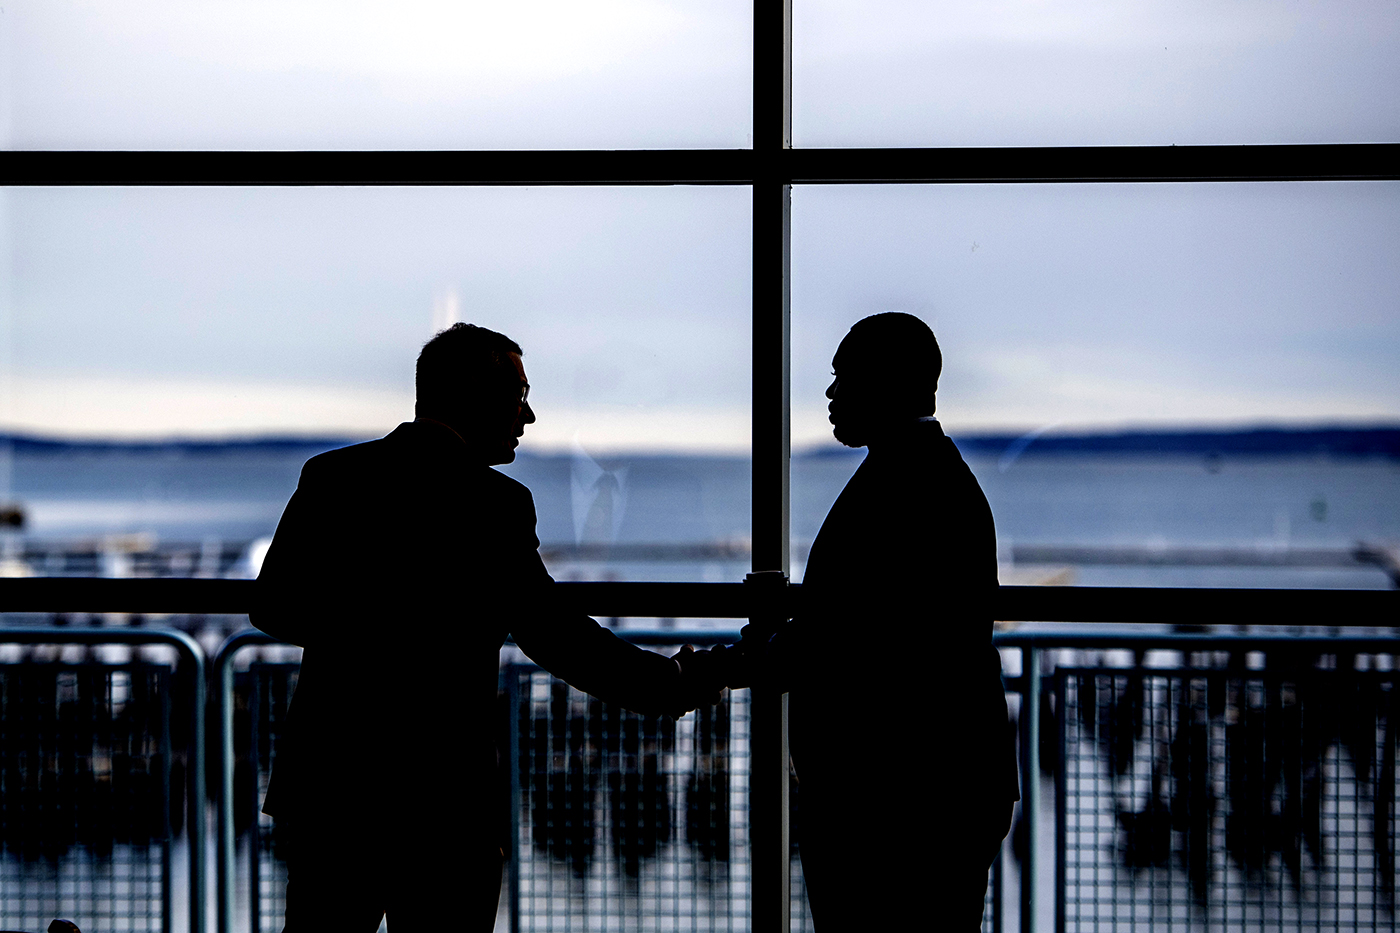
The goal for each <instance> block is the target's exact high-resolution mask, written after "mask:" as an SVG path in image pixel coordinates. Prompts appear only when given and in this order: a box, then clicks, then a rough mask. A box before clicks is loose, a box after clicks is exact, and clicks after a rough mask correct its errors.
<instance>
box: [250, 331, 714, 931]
mask: <svg viewBox="0 0 1400 933" xmlns="http://www.w3.org/2000/svg"><path fill="white" fill-rule="evenodd" d="M529 389H530V386H529V382H528V381H527V379H526V376H525V368H524V365H523V363H522V361H521V350H520V347H519V346H518V345H517V344H516V343H515V342H514V341H513V340H511V339H510V338H509V337H506V336H504V335H503V334H499V333H496V332H495V331H490V330H487V329H485V328H482V327H475V326H473V325H470V324H456V325H453V326H452V327H451V328H449V329H447V330H445V331H443V332H441V333H439V334H438V335H437V336H435V337H434V338H433V339H432V340H430V341H429V342H428V343H427V344H426V345H425V346H424V347H423V351H422V353H421V355H420V356H419V357H418V367H417V403H416V406H415V413H416V415H417V417H416V418H415V420H414V421H412V422H407V423H404V424H401V425H399V427H398V428H397V429H395V430H394V431H393V432H392V433H391V434H389V435H388V436H387V437H384V438H381V439H380V440H377V441H370V442H369V443H366V444H358V445H355V446H353V447H347V448H344V449H341V450H334V451H331V452H329V453H326V454H322V455H320V456H319V457H315V458H313V459H311V460H310V461H308V462H307V464H306V466H305V467H304V469H303V470H302V475H301V481H300V484H299V485H298V487H297V491H296V493H295V495H293V497H292V499H291V501H290V502H289V503H288V504H287V508H286V511H285V512H284V513H283V515H282V520H281V522H280V523H279V524H278V527H277V533H276V536H275V537H274V538H273V542H272V546H271V547H270V548H269V550H268V553H267V557H266V560H265V561H264V563H263V567H262V571H261V573H260V574H259V577H258V609H257V611H255V612H254V613H253V614H252V621H253V623H254V624H255V625H257V626H258V627H259V628H261V629H263V630H264V631H266V632H268V633H269V634H271V635H273V636H274V637H277V638H280V639H282V640H284V641H287V642H290V643H293V644H297V645H301V646H303V647H304V648H305V649H306V650H305V655H304V659H303V662H302V668H301V674H300V680H299V683H298V685H297V689H296V696H295V699H294V701H293V703H292V705H291V709H290V712H289V715H288V721H287V723H286V725H285V727H284V729H285V731H284V737H283V738H282V740H281V742H280V743H279V745H278V747H277V751H276V755H277V757H276V761H275V764H274V768H273V778H272V784H271V786H270V788H269V791H268V795H267V799H266V802H265V804H264V809H265V810H266V812H268V813H270V814H272V815H274V816H275V817H276V818H277V821H278V831H279V834H281V838H282V839H283V840H284V841H285V842H286V847H285V849H284V850H283V851H284V852H285V853H286V859H287V864H288V880H289V883H288V887H287V912H286V928H285V929H286V933H306V931H311V930H336V931H342V930H344V931H351V933H353V931H356V930H363V931H364V933H373V931H374V930H376V929H377V928H378V926H379V923H380V920H381V918H383V917H384V916H385V914H386V913H387V914H388V916H389V917H390V919H391V921H392V927H393V928H394V929H396V930H409V929H413V930H417V929H432V928H436V927H439V926H441V927H443V928H445V929H464V930H482V931H489V930H491V929H492V928H493V925H494V923H495V918H496V909H497V898H498V894H499V892H500V885H501V865H502V859H503V853H502V843H503V841H504V839H503V835H504V834H503V833H502V831H501V829H502V827H503V825H505V823H506V816H505V813H504V812H503V807H504V800H503V795H502V794H501V793H500V792H499V780H498V754H497V748H496V730H497V725H496V723H497V698H496V694H497V689H496V684H497V668H498V665H499V650H500V648H501V645H502V644H503V643H504V642H505V640H506V637H507V636H508V635H509V636H513V637H514V639H515V642H516V644H517V645H518V646H519V647H520V648H521V650H523V651H524V652H525V653H526V654H527V655H529V656H530V657H531V658H532V659H533V660H534V661H536V662H537V663H539V664H540V665H541V666H542V667H544V668H545V669H547V670H549V671H551V672H552V673H554V674H555V675H556V676H559V677H560V678H562V679H564V680H566V681H568V682H569V683H570V684H572V685H574V686H575V687H577V688H579V689H580V690H584V691H586V692H588V693H592V694H593V695H595V696H598V697H601V698H603V699H605V700H607V701H609V702H612V703H616V704H617V705H619V706H623V707H625V708H627V709H631V710H635V711H637V712H641V713H644V714H666V715H671V716H679V715H681V714H683V713H684V712H686V711H687V710H689V709H692V708H694V706H695V705H696V704H697V703H698V702H699V701H700V699H699V698H698V697H697V698H695V699H692V696H691V693H692V691H690V689H689V687H688V684H689V681H688V680H687V679H686V678H685V677H683V676H682V671H681V668H680V665H679V663H678V660H677V659H672V658H667V657H664V656H662V655H659V654H654V653H652V652H649V651H644V650H642V649H640V648H637V647H635V646H633V645H629V644H627V643H626V642H624V641H622V640H621V639H619V638H617V637H616V636H614V635H613V634H612V633H611V632H609V631H608V630H607V629H604V628H603V627H601V626H599V625H598V624H597V623H596V622H594V621H593V620H592V619H590V618H588V617H587V616H585V615H583V614H582V613H579V612H577V611H572V610H570V609H569V608H568V607H567V606H564V605H562V604H561V603H560V602H559V600H558V596H557V592H556V590H555V588H554V586H553V580H552V579H550V577H549V574H548V573H547V572H546V571H545V568H544V564H543V563H542V562H541V560H540V557H539V553H538V548H539V541H538V539H537V538H536V537H535V508H534V502H533V499H532V498H531V495H530V491H529V490H528V489H526V488H525V487H524V486H522V485H520V484H519V483H517V482H516V481H515V480H513V479H510V478H509V477H507V476H505V475H504V474H502V473H499V472H497V471H496V470H493V469H491V467H492V466H493V465H496V464H502V463H510V462H511V461H513V460H514V459H515V448H516V447H517V446H518V445H519V442H520V438H521V436H523V435H524V433H525V426H526V425H529V424H533V423H534V421H535V413H534V411H532V410H531V408H530V403H529ZM686 657H689V652H688V651H687V652H683V653H682V654H681V655H678V656H677V658H678V659H685V658H686Z"/></svg>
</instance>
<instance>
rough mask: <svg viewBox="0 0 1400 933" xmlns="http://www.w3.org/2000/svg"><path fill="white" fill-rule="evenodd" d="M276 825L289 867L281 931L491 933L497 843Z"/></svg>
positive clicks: (415, 831)
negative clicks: (450, 932) (454, 932)
mask: <svg viewBox="0 0 1400 933" xmlns="http://www.w3.org/2000/svg"><path fill="white" fill-rule="evenodd" d="M284 822H285V825H279V827H278V829H279V833H280V836H279V846H280V847H282V850H283V852H284V854H285V858H286V862H287V910H286V916H285V925H284V926H283V933H312V931H326V930H334V931H337V933H341V931H344V933H375V931H377V930H378V929H379V923H380V921H381V920H382V919H385V918H386V917H387V920H388V927H389V929H391V930H398V931H400V933H402V931H406V930H429V929H438V928H441V929H445V930H464V931H468V933H491V931H492V930H493V929H494V928H495V924H496V910H497V905H498V901H499V898H500V892H501V868H502V865H503V863H504V856H503V854H502V852H501V850H500V848H499V847H498V846H497V845H496V842H495V840H484V841H479V840H474V839H472V838H470V837H465V838H464V837H462V836H460V835H457V834H455V833H452V834H447V833H443V832H442V831H441V829H438V830H437V831H434V828H433V827H432V826H431V825H426V826H425V825H419V826H415V827H403V826H394V825H392V824H393V823H394V822H397V821H390V820H366V819H363V818H360V819H354V820H351V819H345V818H343V817H340V818H337V817H335V816H322V817H320V818H315V817H312V818H306V817H299V818H297V819H295V820H292V821H282V820H279V823H284Z"/></svg>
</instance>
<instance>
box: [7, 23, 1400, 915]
mask: <svg viewBox="0 0 1400 933" xmlns="http://www.w3.org/2000/svg"><path fill="white" fill-rule="evenodd" d="M753 81H754V84H753V148H751V149H683V150H572V151H570V150H553V151H550V150H529V151H504V150H491V151H331V152H318V151H286V152H268V151H235V152H230V151H179V152H173V151H100V150H98V151H34V150H30V151H16V150H10V151H4V152H0V185H6V186H30V185H58V186H98V185H101V186H122V185H132V186H137V185H139V186H154V185H180V186H186V185H220V186H240V185H248V186H308V185H314V186H337V185H389V186H422V185H453V186H480V185H507V186H520V185H535V186H547V185H570V186H580V185H590V186H591V185H601V186H620V185H747V186H750V187H751V189H752V193H753V218H752V259H753V272H752V275H753V280H752V328H753V349H752V353H753V357H752V372H753V376H752V379H753V382H752V396H751V420H752V445H753V446H752V458H753V481H752V501H753V512H752V539H753V557H752V566H753V570H754V571H755V572H765V571H766V572H769V576H768V577H767V578H765V579H776V577H775V576H774V575H773V574H774V572H778V573H786V572H787V570H788V568H789V557H790V554H789V485H788V482H789V466H790V459H791V446H790V381H791V378H790V377H791V339H790V336H791V327H790V320H791V296H790V271H791V193H792V186H793V185H794V184H804V185H828V184H834V185H846V184H963V183H976V184H1011V183H1015V184H1024V183H1063V182H1076V183H1082V182H1095V183H1123V182H1134V183H1137V182H1194V183H1209V182H1245V181H1380V180H1387V181H1393V180H1397V179H1400V144H1396V143H1341V144H1316V145H1243V146H1100V147H984V148H887V149H871V148H866V149H856V148H852V149H820V148H794V146H793V144H792V0H754V8H753ZM176 582H178V581H161V583H162V586H163V587H165V589H164V590H163V592H166V593H170V592H172V590H171V589H170V587H171V585H172V584H173V583H176ZM201 582H203V581H201ZM777 582H779V583H781V580H778V581H777ZM64 583H65V585H66V586H67V587H69V588H71V586H72V584H73V581H64ZM615 586H617V587H635V588H636V591H637V592H638V593H641V592H642V591H643V590H645V591H646V592H651V591H652V590H654V589H656V586H657V585H655V584H630V585H629V584H616V585H615ZM661 586H663V587H665V586H668V585H666V584H663V585H661ZM648 588H650V589H648ZM1066 595H1074V594H1066ZM1104 595H1107V594H1104ZM1076 605H1078V603H1076ZM752 703H753V705H752V708H751V709H752V712H751V715H752V721H751V729H752V749H753V750H752V758H751V763H750V767H751V776H750V826H751V830H750V834H751V835H750V839H751V846H752V856H751V858H752V861H751V864H752V866H753V867H752V871H753V875H752V879H751V885H752V887H751V892H752V893H751V896H752V915H751V924H752V926H751V928H752V929H753V930H754V931H756V933H757V931H765V933H778V931H782V933H786V931H787V930H788V923H789V910H790V897H789V877H788V866H789V853H788V827H787V814H788V806H787V795H788V756H787V746H786V699H785V696H781V695H763V694H762V693H761V692H756V693H755V695H754V697H753V699H752ZM194 893H196V894H197V893H199V892H194ZM223 894H224V892H223V890H222V889H221V890H220V895H221V897H222V895H223ZM221 905H222V901H221ZM223 919H224V911H223V910H222V909H221V911H220V920H221V923H222V922H223ZM1024 919H1025V918H1023V923H1024Z"/></svg>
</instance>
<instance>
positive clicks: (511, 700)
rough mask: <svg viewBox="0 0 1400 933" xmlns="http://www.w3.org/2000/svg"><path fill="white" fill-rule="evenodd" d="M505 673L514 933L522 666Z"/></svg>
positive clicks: (516, 924)
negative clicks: (508, 707) (508, 727)
mask: <svg viewBox="0 0 1400 933" xmlns="http://www.w3.org/2000/svg"><path fill="white" fill-rule="evenodd" d="M505 670H506V702H507V703H508V704H510V712H509V714H508V716H507V720H508V722H509V723H510V736H509V737H508V738H507V740H506V748H507V752H506V753H507V754H508V755H510V852H509V853H507V854H508V856H509V857H510V864H509V865H508V866H507V871H508V873H509V874H508V876H507V882H508V887H507V892H508V893H507V895H506V896H507V897H509V898H510V905H509V910H510V933H520V667H519V666H518V665H515V664H509V665H507V666H506V669H505Z"/></svg>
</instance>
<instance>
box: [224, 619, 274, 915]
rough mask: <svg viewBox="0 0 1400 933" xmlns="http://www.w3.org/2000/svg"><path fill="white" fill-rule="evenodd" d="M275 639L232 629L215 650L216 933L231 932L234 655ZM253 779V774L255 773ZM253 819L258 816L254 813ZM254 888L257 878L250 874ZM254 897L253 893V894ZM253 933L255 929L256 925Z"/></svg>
mask: <svg viewBox="0 0 1400 933" xmlns="http://www.w3.org/2000/svg"><path fill="white" fill-rule="evenodd" d="M276 643H277V639H275V638H273V637H272V636H271V635H267V634H265V633H263V632H260V631H258V630H257V629H243V630H242V631H240V632H234V633H233V634H232V635H230V636H229V637H228V638H225V639H224V643H223V644H222V645H220V646H219V650H218V651H216V652H215V653H214V662H213V663H214V683H215V684H216V686H217V689H218V691H219V695H218V697H217V698H216V699H217V707H218V712H219V760H218V768H219V784H218V799H217V800H216V801H215V810H216V812H217V819H218V829H219V841H218V850H217V852H216V854H215V868H216V871H215V884H216V885H217V886H218V918H217V920H218V933H233V914H234V910H233V904H234V894H235V893H236V892H235V882H236V879H237V867H236V866H235V864H234V863H235V860H236V858H237V845H238V840H237V838H236V832H235V826H234V813H233V808H234V799H233V766H234V760H233V656H234V655H235V654H237V653H238V652H239V650H240V649H242V648H246V647H248V646H249V645H271V644H276ZM254 780H256V777H254ZM253 819H255V820H256V819H257V816H256V815H254V817H253ZM251 883H252V885H253V888H254V891H256V890H257V884H258V879H257V878H252V879H251ZM254 896H255V897H256V894H255V895H254ZM252 933H258V931H257V930H256V929H255V930H253V931H252Z"/></svg>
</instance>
